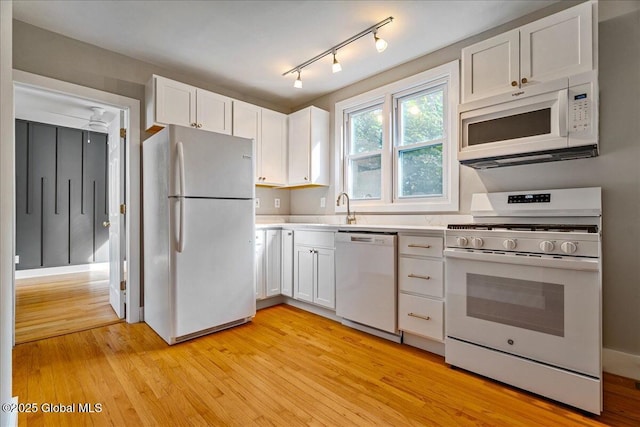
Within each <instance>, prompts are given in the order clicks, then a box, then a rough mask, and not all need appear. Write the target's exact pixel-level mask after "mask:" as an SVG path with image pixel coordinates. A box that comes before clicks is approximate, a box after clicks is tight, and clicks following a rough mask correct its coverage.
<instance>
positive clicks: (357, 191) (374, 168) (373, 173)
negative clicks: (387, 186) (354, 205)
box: [349, 155, 382, 200]
mask: <svg viewBox="0 0 640 427" xmlns="http://www.w3.org/2000/svg"><path fill="white" fill-rule="evenodd" d="M381 163H382V158H381V156H380V155H376V156H371V157H365V158H362V159H357V160H351V161H350V164H349V172H350V177H349V182H350V184H351V194H350V196H351V198H352V199H354V200H358V199H361V200H362V199H379V198H380V186H381V166H382V165H381Z"/></svg>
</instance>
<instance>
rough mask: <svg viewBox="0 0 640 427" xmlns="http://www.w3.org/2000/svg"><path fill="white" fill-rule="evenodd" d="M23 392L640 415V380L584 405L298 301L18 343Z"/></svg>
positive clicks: (312, 420) (202, 420) (181, 421)
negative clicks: (165, 329) (201, 319)
mask: <svg viewBox="0 0 640 427" xmlns="http://www.w3.org/2000/svg"><path fill="white" fill-rule="evenodd" d="M13 363H14V395H17V396H18V397H19V399H20V402H23V403H26V402H32V403H35V404H36V405H41V404H42V403H62V404H67V405H69V404H74V403H75V404H78V403H93V404H95V403H100V404H101V405H102V412H100V413H93V414H86V413H78V412H77V411H78V407H77V406H76V407H75V409H76V412H75V413H66V414H61V413H43V412H42V411H41V410H40V411H38V412H37V413H35V414H25V413H23V414H20V415H19V423H20V426H22V427H24V426H39V425H51V426H54V425H55V426H62V425H115V426H137V425H144V426H152V425H161V426H180V425H185V426H187V425H189V426H191V425H237V426H249V425H265V426H266V425H285V426H298V425H327V426H351V425H362V426H371V425H389V426H408V425H413V426H418V425H420V426H425V425H426V426H454V425H463V426H466V425H485V426H570V425H582V426H601V425H616V426H618V425H636V426H637V425H640V390H636V389H635V388H634V386H633V382H632V381H630V380H626V379H623V378H619V377H614V376H610V375H607V376H606V381H605V412H604V414H603V415H602V416H600V417H594V416H586V415H585V414H583V413H581V412H580V411H577V410H575V409H572V408H569V407H566V406H564V405H561V404H557V403H554V402H551V401H549V400H546V399H543V398H540V397H537V396H534V395H532V394H529V393H526V392H523V391H520V390H516V389H514V388H511V387H508V386H505V385H502V384H500V383H497V382H494V381H491V380H488V379H486V378H482V377H480V376H477V375H474V374H471V373H469V372H466V371H463V370H459V369H452V368H449V367H447V366H446V365H445V363H444V359H443V358H442V357H439V356H436V355H433V354H431V353H427V352H424V351H421V350H418V349H414V348H411V347H408V346H406V345H400V344H395V343H391V342H388V341H385V340H382V339H379V338H376V337H372V336H370V335H367V334H364V333H361V332H358V331H355V330H353V329H349V328H346V327H344V326H342V325H340V324H339V323H336V322H333V321H331V320H328V319H325V318H322V317H318V316H316V315H313V314H310V313H307V312H304V311H302V310H299V309H296V308H293V307H290V306H284V305H281V306H276V307H272V308H268V309H265V310H261V311H259V312H258V314H257V316H256V318H255V319H254V321H253V322H251V323H249V324H247V325H243V326H239V327H236V328H233V329H229V330H226V331H222V332H218V333H216V334H213V335H209V336H206V337H202V338H199V339H195V340H191V341H188V342H185V343H182V344H178V345H175V346H171V347H170V346H168V345H166V344H165V343H164V341H162V340H161V339H160V338H159V337H158V336H157V335H156V334H155V333H154V332H153V331H152V330H151V329H150V328H149V327H148V326H147V325H146V324H134V325H130V324H126V323H119V324H114V325H111V326H107V327H103V328H98V329H92V330H89V331H85V332H79V333H74V334H69V335H64V336H60V337H57V338H52V339H47V340H42V341H37V342H33V343H28V344H22V345H18V346H16V347H15V349H14V354H13Z"/></svg>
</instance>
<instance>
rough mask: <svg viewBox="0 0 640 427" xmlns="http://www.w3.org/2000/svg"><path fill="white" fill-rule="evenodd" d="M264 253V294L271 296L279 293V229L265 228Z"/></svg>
mask: <svg viewBox="0 0 640 427" xmlns="http://www.w3.org/2000/svg"><path fill="white" fill-rule="evenodd" d="M265 243H266V244H265V248H266V250H265V253H266V263H265V270H264V271H265V277H266V281H265V285H266V286H265V289H266V296H267V297H272V296H274V295H280V285H281V277H282V276H281V269H282V262H281V259H282V258H281V255H282V249H281V247H280V246H281V238H280V230H267V233H266V239H265Z"/></svg>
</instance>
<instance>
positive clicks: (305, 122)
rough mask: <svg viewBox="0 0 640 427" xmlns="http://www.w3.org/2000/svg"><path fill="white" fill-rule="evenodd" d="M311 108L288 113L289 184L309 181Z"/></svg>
mask: <svg viewBox="0 0 640 427" xmlns="http://www.w3.org/2000/svg"><path fill="white" fill-rule="evenodd" d="M310 132H311V110H310V109H308V108H305V109H304V110H300V111H297V112H295V113H292V114H290V115H289V184H293V185H295V184H306V183H309V182H310V181H309V179H310V177H309V171H310V167H309V161H310V151H309V148H310V144H311V140H310V138H311V133H310Z"/></svg>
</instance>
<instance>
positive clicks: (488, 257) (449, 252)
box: [444, 248, 600, 271]
mask: <svg viewBox="0 0 640 427" xmlns="http://www.w3.org/2000/svg"><path fill="white" fill-rule="evenodd" d="M444 256H445V261H446V260H447V259H461V260H468V261H481V262H495V263H501V264H517V265H527V266H532V267H549V268H560V269H563V270H579V271H598V270H599V269H600V262H599V260H598V259H597V258H577V257H576V258H550V257H549V256H548V255H545V256H540V257H537V256H529V255H515V254H511V253H504V254H495V253H488V252H480V251H479V252H476V251H469V250H466V249H456V248H447V249H445V250H444Z"/></svg>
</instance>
